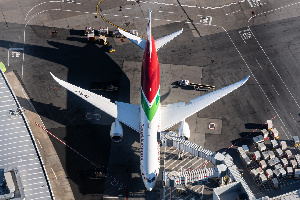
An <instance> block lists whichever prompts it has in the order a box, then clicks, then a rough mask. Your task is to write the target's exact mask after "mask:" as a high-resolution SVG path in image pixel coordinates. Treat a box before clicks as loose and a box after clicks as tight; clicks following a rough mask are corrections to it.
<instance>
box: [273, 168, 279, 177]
mask: <svg viewBox="0 0 300 200" xmlns="http://www.w3.org/2000/svg"><path fill="white" fill-rule="evenodd" d="M273 174H274V176H276V177H277V178H279V177H280V171H279V169H275V170H273Z"/></svg>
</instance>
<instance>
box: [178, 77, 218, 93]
mask: <svg viewBox="0 0 300 200" xmlns="http://www.w3.org/2000/svg"><path fill="white" fill-rule="evenodd" d="M176 84H177V85H178V86H184V87H190V88H192V89H194V90H197V91H205V92H207V91H209V90H210V89H213V90H214V89H215V86H213V85H204V84H199V83H190V81H189V80H180V81H177V82H176Z"/></svg>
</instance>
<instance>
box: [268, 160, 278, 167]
mask: <svg viewBox="0 0 300 200" xmlns="http://www.w3.org/2000/svg"><path fill="white" fill-rule="evenodd" d="M278 163H280V160H279V159H278V158H273V159H270V160H268V165H269V166H270V167H274V166H275V165H276V164H278Z"/></svg>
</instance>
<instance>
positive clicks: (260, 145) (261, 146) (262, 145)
mask: <svg viewBox="0 0 300 200" xmlns="http://www.w3.org/2000/svg"><path fill="white" fill-rule="evenodd" d="M257 145H258V150H259V151H265V150H266V145H265V144H264V143H258V144H257Z"/></svg>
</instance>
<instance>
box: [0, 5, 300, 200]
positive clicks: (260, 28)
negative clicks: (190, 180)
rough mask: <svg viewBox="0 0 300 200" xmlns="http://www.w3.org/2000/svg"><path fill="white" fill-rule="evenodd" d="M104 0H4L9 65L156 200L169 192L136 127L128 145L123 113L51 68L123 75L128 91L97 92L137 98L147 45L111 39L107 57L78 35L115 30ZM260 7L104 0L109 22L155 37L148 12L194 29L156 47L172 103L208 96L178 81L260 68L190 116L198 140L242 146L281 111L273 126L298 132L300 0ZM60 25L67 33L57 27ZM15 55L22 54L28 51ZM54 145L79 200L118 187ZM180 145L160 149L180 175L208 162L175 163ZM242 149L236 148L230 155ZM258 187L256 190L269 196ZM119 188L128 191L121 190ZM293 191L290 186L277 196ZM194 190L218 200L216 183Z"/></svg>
mask: <svg viewBox="0 0 300 200" xmlns="http://www.w3.org/2000/svg"><path fill="white" fill-rule="evenodd" d="M97 3H98V1H94V0H92V1H89V2H88V3H87V2H86V1H79V0H77V1H76V2H74V3H67V2H66V1H65V2H61V1H53V2H50V1H49V2H46V3H44V2H43V1H34V0H29V1H26V2H23V1H21V2H18V3H15V2H8V1H6V2H5V4H3V3H0V11H1V13H2V16H0V28H1V30H2V31H1V35H0V59H1V60H0V61H2V62H4V63H5V64H6V66H7V70H8V71H13V70H14V71H15V73H16V74H18V75H19V76H20V77H21V80H22V82H23V84H24V86H25V89H26V91H27V93H28V95H29V97H30V99H31V102H32V104H33V105H34V107H35V109H36V110H37V112H38V113H39V115H40V116H41V118H42V120H43V122H44V124H45V127H46V128H47V129H48V130H49V131H50V132H52V133H54V134H55V135H56V136H57V137H59V138H60V139H62V140H63V141H65V142H66V143H68V144H69V145H71V146H72V147H73V148H75V149H76V150H77V151H79V152H80V153H81V154H83V155H85V156H86V157H87V158H88V159H90V160H92V161H93V162H94V163H96V164H97V165H99V166H105V167H107V166H109V168H108V171H109V173H110V174H111V175H112V176H113V177H116V179H117V180H120V181H121V182H122V183H123V184H124V185H126V186H127V187H128V189H129V195H132V196H136V198H146V199H151V198H156V197H157V196H156V195H159V196H160V197H161V194H163V192H162V191H159V190H158V191H157V192H154V193H155V194H154V193H149V192H144V191H143V190H144V186H143V183H142V180H141V179H140V176H139V174H140V170H139V142H138V141H139V138H138V137H139V136H138V134H137V133H135V132H134V131H132V130H131V129H129V128H127V127H126V128H125V127H124V126H123V127H124V139H123V141H122V142H121V143H120V144H110V143H111V142H110V138H109V130H110V125H111V123H112V122H113V119H111V118H109V117H108V116H107V115H105V114H103V113H102V112H101V111H99V110H97V109H95V108H94V107H93V106H91V105H89V104H88V103H86V102H85V101H83V100H81V99H79V98H78V97H76V96H75V95H73V94H71V93H69V92H67V91H66V90H65V89H63V88H62V87H60V86H58V84H57V83H56V82H55V81H54V80H53V79H52V77H51V76H50V74H49V72H52V73H53V74H54V75H56V76H57V77H59V78H60V79H63V80H66V81H68V82H70V83H72V84H75V85H77V86H80V87H83V88H86V89H89V84H90V82H97V81H99V80H101V81H106V80H112V79H113V80H120V91H119V92H115V93H108V92H98V94H101V95H104V96H105V97H107V98H110V99H111V100H112V101H116V100H118V101H123V102H131V103H137V104H138V103H139V94H140V93H139V92H138V89H139V84H140V82H139V78H138V77H139V76H140V74H139V71H140V65H141V61H142V56H143V52H142V51H141V50H140V49H139V48H138V47H137V46H135V45H134V44H132V43H130V42H128V40H126V42H125V43H122V44H120V43H119V42H118V41H117V40H111V43H112V44H113V46H114V48H115V49H116V52H114V53H112V54H109V53H108V52H107V50H106V48H104V47H102V46H101V45H93V44H88V43H87V42H86V40H85V37H84V36H82V34H81V32H80V31H81V30H84V28H85V27H86V26H92V27H95V28H98V27H100V26H101V27H106V26H109V25H108V24H107V23H105V22H104V21H103V20H101V19H100V17H99V16H97V14H95V12H96V11H95V7H96V5H97ZM261 3H262V5H260V6H259V5H256V4H255V1H239V2H237V1H232V0H228V1H223V2H219V3H218V4H216V3H214V2H212V1H203V2H197V1H175V0H173V1H168V2H166V1H161V2H159V3H156V2H154V1H139V3H137V2H135V1H114V3H110V2H109V1H104V2H103V4H101V6H100V7H101V10H102V12H101V13H102V14H103V15H104V16H105V18H106V19H108V20H110V21H112V22H114V23H115V24H118V25H120V26H124V28H127V29H137V30H138V31H139V34H141V35H145V33H146V25H147V24H146V23H147V21H146V19H145V18H146V17H147V13H148V9H149V8H151V9H152V10H153V13H152V16H153V18H154V20H153V22H152V25H153V29H152V32H153V37H154V38H159V37H161V36H164V35H167V34H169V33H173V32H175V31H177V30H179V29H181V28H183V29H184V32H183V34H182V35H180V36H178V37H177V38H176V39H174V40H173V41H172V42H170V43H168V44H167V45H166V46H165V47H163V48H162V49H161V50H160V51H159V52H158V57H159V61H160V63H161V71H162V74H161V87H162V97H164V99H163V98H162V99H163V101H162V104H167V103H175V102H180V101H185V102H188V101H189V100H191V99H194V98H196V97H197V96H199V95H203V94H205V92H197V91H189V90H182V89H180V88H176V87H174V85H172V84H173V82H174V81H177V80H178V79H190V80H192V81H193V82H201V83H203V84H210V85H215V86H216V89H220V88H222V87H224V86H227V85H229V84H232V83H234V82H237V81H239V80H242V79H243V78H245V77H246V76H247V75H249V74H250V76H251V77H250V79H249V80H248V82H247V83H246V84H245V85H244V86H242V87H241V88H239V89H238V90H236V91H234V92H233V93H231V94H229V95H228V96H226V97H224V98H222V99H221V100H219V101H217V102H215V103H214V104H212V105H210V106H209V107H207V108H205V109H203V110H202V111H201V112H199V113H197V114H195V115H193V116H191V117H190V118H188V119H187V122H188V123H189V125H190V128H191V135H192V136H191V139H192V140H194V142H195V143H197V144H198V145H202V146H204V147H205V148H206V149H209V150H211V151H220V152H223V151H224V150H226V149H227V148H228V147H229V146H231V145H232V144H234V145H238V144H239V143H237V142H239V141H240V139H241V138H243V137H244V136H246V135H248V134H249V133H250V132H252V131H253V130H254V129H256V128H258V127H260V125H261V124H263V123H265V122H266V120H268V119H271V118H273V117H274V116H276V115H277V117H276V118H275V119H274V121H273V123H274V125H275V127H276V128H277V129H278V130H279V131H280V135H281V138H282V139H286V140H287V139H291V136H292V135H298V136H300V134H299V128H300V127H299V120H300V119H299V117H300V116H299V113H300V111H299V110H300V109H299V108H300V107H299V105H300V103H299V101H300V98H299V90H298V88H297V85H299V78H298V77H299V72H300V70H299V69H298V66H299V58H298V57H299V35H298V32H299V15H300V13H299V12H297V9H299V3H298V2H297V1H292V0H289V1H280V2H278V1H272V0H269V1H261ZM171 4H172V5H171ZM120 6H121V7H122V8H120ZM29 11H30V12H29ZM252 11H253V12H254V13H252ZM27 14H28V15H27ZM25 18H26V20H24V19H25ZM28 20H29V21H28ZM26 23H27V26H25V24H26ZM109 28H110V26H109ZM113 29H114V28H113ZM24 30H25V31H24ZM55 30H58V34H56V35H53V34H51V32H53V31H55ZM24 35H25V41H24ZM24 42H25V43H24ZM10 48H24V50H9V49H10ZM15 52H19V53H20V54H19V56H17V53H15ZM23 53H24V60H23ZM8 65H9V66H8ZM54 88H55V89H54ZM87 112H93V113H99V114H102V120H100V121H88V120H85V114H86V113H87ZM201 119H216V120H217V123H218V124H220V125H221V126H222V130H221V134H212V133H209V132H206V131H205V130H201V129H199V127H198V126H199V125H198V124H201V123H202V122H201ZM198 122H199V123H198ZM173 129H174V130H175V129H176V127H174V128H173ZM249 137H250V136H249ZM249 137H247V138H249ZM52 143H53V145H54V147H55V149H56V151H57V154H58V156H59V158H60V160H61V163H62V165H63V167H64V169H65V173H66V174H67V176H68V180H69V182H70V185H71V188H72V191H73V193H74V196H75V199H100V198H102V195H103V193H104V191H105V188H109V187H108V186H105V182H104V181H103V180H88V181H86V180H85V181H83V180H79V178H78V171H79V170H80V169H93V168H94V166H92V165H91V164H90V163H89V162H87V161H85V160H84V159H81V158H80V157H78V155H76V154H74V153H73V152H71V151H70V150H68V149H67V148H66V147H65V146H64V145H62V144H61V143H59V142H58V141H56V140H55V139H53V138H52ZM173 151H174V149H173V150H172V149H166V152H163V151H162V152H163V153H166V156H168V155H171V154H172V156H170V158H167V159H166V160H165V164H166V166H165V167H166V168H167V169H169V170H175V169H176V170H177V169H178V168H180V166H182V165H183V164H182V163H184V162H186V163H188V162H189V163H188V164H187V165H186V166H184V167H186V168H191V167H193V168H195V167H197V166H199V165H201V164H202V161H201V160H196V159H189V158H186V160H183V161H176V154H174V152H173ZM234 151H235V150H234V149H229V150H227V152H229V153H230V154H232V153H233V152H234ZM171 152H173V153H171ZM164 155H165V154H162V156H164ZM172 157H173V158H172ZM236 162H239V160H237V161H236ZM171 163H172V164H171ZM186 163H185V164H186ZM108 182H110V183H111V182H112V181H108ZM208 185H209V184H208ZM118 186H119V185H118ZM209 186H210V185H209ZM250 187H251V185H250ZM252 188H253V189H254V191H253V192H254V194H258V196H263V195H264V193H261V192H260V191H258V190H255V187H251V189H252ZM109 189H110V190H112V191H113V192H114V194H117V195H120V196H124V191H119V190H118V189H119V187H116V188H112V187H110V188H109ZM192 189H193V188H192ZM291 189H292V188H290V187H284V188H281V189H280V190H279V191H276V192H274V193H272V194H269V193H268V195H271V196H272V195H278V194H280V193H284V192H288V191H290V190H291ZM194 190H196V192H199V195H200V196H199V198H202V199H210V198H212V191H211V188H209V187H207V186H205V187H202V186H196V187H195V188H194ZM168 191H169V189H166V191H165V195H166V194H170V192H168ZM173 194H174V193H173ZM125 196H126V194H125ZM165 197H166V199H167V198H168V197H167V196H165ZM190 197H191V196H189V197H188V198H190Z"/></svg>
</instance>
